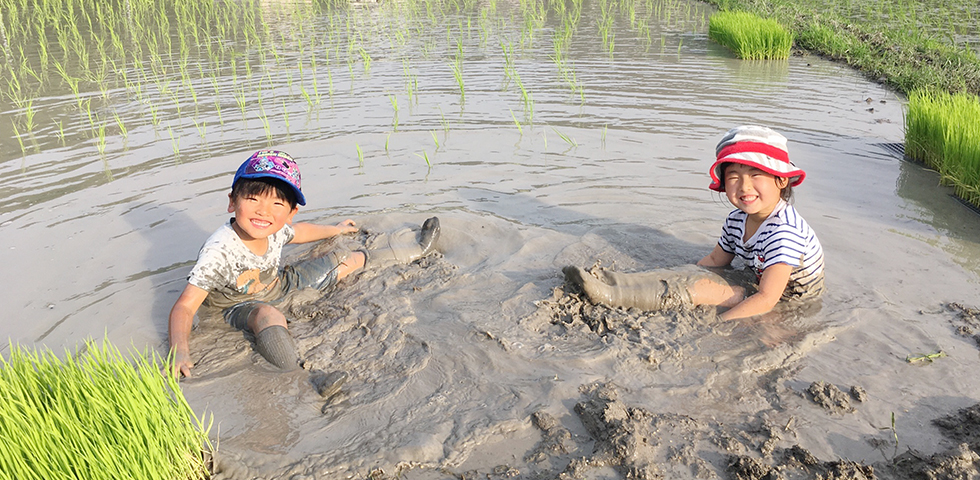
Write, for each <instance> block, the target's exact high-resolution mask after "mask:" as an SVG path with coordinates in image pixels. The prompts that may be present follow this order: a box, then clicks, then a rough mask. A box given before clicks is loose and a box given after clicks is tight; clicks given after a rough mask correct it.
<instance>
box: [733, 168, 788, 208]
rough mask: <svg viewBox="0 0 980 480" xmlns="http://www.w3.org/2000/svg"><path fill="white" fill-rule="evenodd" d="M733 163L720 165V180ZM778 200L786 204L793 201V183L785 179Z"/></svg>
mask: <svg viewBox="0 0 980 480" xmlns="http://www.w3.org/2000/svg"><path fill="white" fill-rule="evenodd" d="M733 163H735V162H725V163H722V164H721V168H719V170H721V174H722V177H721V178H725V172H726V171H727V170H728V167H729V166H730V165H732V164H733ZM773 177H775V175H773ZM784 178H785V177H784ZM779 198H782V199H783V201H785V202H786V203H790V202H791V201H792V200H793V182H792V181H791V180H790V179H788V178H787V179H786V186H785V187H783V188H781V189H780V190H779Z"/></svg>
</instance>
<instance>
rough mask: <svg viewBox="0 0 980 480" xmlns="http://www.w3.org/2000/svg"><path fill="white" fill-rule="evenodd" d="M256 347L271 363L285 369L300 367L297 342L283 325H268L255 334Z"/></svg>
mask: <svg viewBox="0 0 980 480" xmlns="http://www.w3.org/2000/svg"><path fill="white" fill-rule="evenodd" d="M255 349H256V350H258V352H259V353H260V354H262V356H263V357H265V359H266V360H268V361H269V363H271V364H273V365H275V366H277V367H279V368H281V369H283V370H285V371H290V370H296V369H298V368H300V365H299V354H298V353H296V343H295V342H293V337H292V336H291V335H289V331H288V330H286V327H283V326H282V325H273V326H271V327H266V328H265V329H263V330H262V331H261V332H259V333H256V334H255Z"/></svg>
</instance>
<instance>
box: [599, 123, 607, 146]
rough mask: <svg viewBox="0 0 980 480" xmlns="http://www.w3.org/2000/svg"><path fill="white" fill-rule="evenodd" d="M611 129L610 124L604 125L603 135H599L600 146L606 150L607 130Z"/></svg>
mask: <svg viewBox="0 0 980 480" xmlns="http://www.w3.org/2000/svg"><path fill="white" fill-rule="evenodd" d="M608 128H609V124H603V125H602V133H600V134H599V144H600V145H602V148H606V130H607V129H608Z"/></svg>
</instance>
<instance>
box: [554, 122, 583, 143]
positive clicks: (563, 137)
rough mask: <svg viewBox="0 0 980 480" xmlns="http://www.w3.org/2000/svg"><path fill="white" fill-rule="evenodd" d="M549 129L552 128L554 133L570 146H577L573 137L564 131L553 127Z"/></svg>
mask: <svg viewBox="0 0 980 480" xmlns="http://www.w3.org/2000/svg"><path fill="white" fill-rule="evenodd" d="M551 129H552V130H554V131H555V133H557V134H558V136H559V137H561V139H562V140H564V141H565V143H567V144H568V145H569V146H571V147H577V146H578V143H575V140H574V139H573V138H571V137H569V136H568V135H565V134H564V133H561V132H559V131H558V129H557V128H555V127H551Z"/></svg>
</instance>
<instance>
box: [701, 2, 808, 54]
mask: <svg viewBox="0 0 980 480" xmlns="http://www.w3.org/2000/svg"><path fill="white" fill-rule="evenodd" d="M708 37H709V38H711V39H712V40H714V41H716V42H718V43H720V44H722V45H724V46H726V47H728V48H729V49H731V50H732V51H733V52H734V53H735V55H736V56H737V57H738V58H741V59H745V60H769V59H785V58H789V51H790V48H791V47H792V46H793V35H792V33H790V32H789V30H787V29H786V28H785V27H783V26H782V25H780V24H779V22H777V21H775V20H772V19H763V18H761V17H759V16H757V15H755V14H753V13H749V12H741V11H738V12H734V11H728V12H718V13H715V14H714V15H712V16H711V18H710V19H709V20H708Z"/></svg>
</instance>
